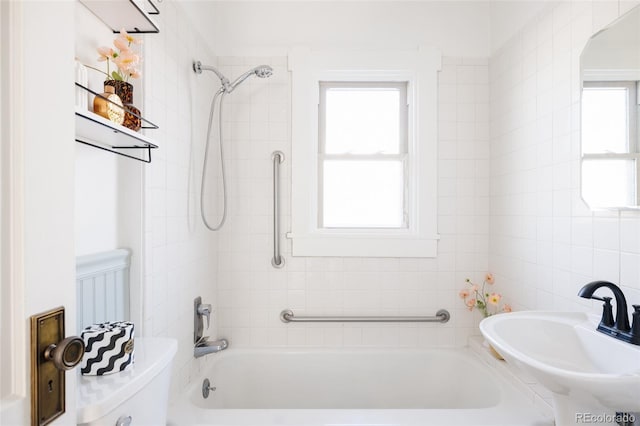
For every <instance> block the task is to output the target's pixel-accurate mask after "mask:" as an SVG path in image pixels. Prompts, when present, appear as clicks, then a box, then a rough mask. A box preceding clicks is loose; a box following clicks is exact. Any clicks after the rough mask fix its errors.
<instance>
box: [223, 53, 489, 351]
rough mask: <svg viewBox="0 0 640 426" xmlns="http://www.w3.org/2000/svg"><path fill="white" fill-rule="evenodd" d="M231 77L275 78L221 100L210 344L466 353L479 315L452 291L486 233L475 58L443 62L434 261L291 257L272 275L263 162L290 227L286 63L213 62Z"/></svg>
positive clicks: (481, 67) (475, 271) (485, 166)
mask: <svg viewBox="0 0 640 426" xmlns="http://www.w3.org/2000/svg"><path fill="white" fill-rule="evenodd" d="M218 60H219V62H218V63H219V66H220V69H221V71H222V72H223V73H224V74H225V75H227V76H229V78H231V79H232V78H233V77H235V76H237V75H239V74H241V73H243V72H245V71H246V70H247V69H249V68H250V67H253V66H256V65H258V64H261V63H267V64H269V65H271V66H272V67H273V68H274V71H275V72H274V75H273V76H272V77H271V78H269V79H268V80H262V79H257V78H254V79H250V80H247V82H246V83H244V84H243V85H242V86H240V87H239V88H238V89H237V90H236V91H234V92H233V93H232V94H231V95H230V96H228V97H227V98H226V100H225V114H224V127H223V129H224V131H225V147H226V151H227V152H228V153H229V158H228V159H229V163H228V164H229V167H228V172H229V185H228V187H229V218H228V222H227V224H226V225H225V227H224V228H223V229H222V231H221V232H220V234H219V239H218V250H217V251H218V265H219V267H218V298H217V303H218V316H217V320H218V321H219V327H220V328H219V334H220V335H221V336H225V337H228V338H229V339H230V341H231V345H233V346H235V347H240V346H286V345H295V346H299V345H306V346H329V347H341V346H391V345H393V346H398V345H399V346H413V347H415V346H423V347H424V346H463V345H465V344H466V342H467V337H468V336H469V335H471V334H475V333H477V321H478V319H479V318H478V317H477V316H474V314H471V313H469V312H468V311H466V310H465V309H464V306H463V304H462V302H461V301H460V300H459V299H458V298H457V291H458V289H459V288H461V287H462V286H463V285H464V280H465V278H466V277H471V278H474V279H480V278H481V277H482V276H483V274H484V272H485V270H486V267H487V263H488V258H487V250H488V232H489V216H488V213H489V155H488V151H489V126H488V119H489V109H488V104H489V90H488V89H489V87H488V63H487V60H483V59H462V58H444V60H443V70H442V73H441V75H440V98H439V102H440V105H439V111H440V116H439V127H440V137H439V151H440V154H439V170H440V173H439V201H438V202H439V205H438V210H439V218H438V221H439V222H438V228H439V232H440V234H441V237H442V239H441V241H440V243H439V255H438V257H437V258H435V259H392V258H387V259H370V258H301V257H296V258H293V257H291V255H290V253H291V250H290V242H289V241H286V240H285V243H284V254H285V258H286V266H285V267H284V268H283V269H279V270H277V269H274V268H272V267H271V264H270V259H271V256H272V252H271V250H272V249H271V247H272V245H271V244H272V227H271V220H272V216H271V209H272V189H271V185H272V181H271V167H272V163H271V153H272V152H273V151H274V150H281V151H283V152H284V153H285V157H286V160H285V162H284V164H283V168H282V180H283V181H282V187H283V188H285V189H286V190H285V191H284V192H285V194H284V195H283V200H282V212H283V220H282V227H283V229H284V230H285V231H286V230H288V229H289V226H290V216H289V215H290V168H291V157H290V153H291V137H290V130H289V129H290V109H291V105H290V90H291V89H290V78H289V74H288V72H287V66H286V65H287V64H286V58H284V57H271V58H265V57H259V58H251V57H221V58H218ZM285 308H290V309H293V310H294V311H295V312H296V314H305V313H306V314H309V315H313V314H318V315H322V314H327V315H329V314H344V315H359V314H365V315H367V314H368V315H402V314H408V315H409V314H416V315H418V314H420V315H430V314H434V313H435V311H436V310H437V309H439V308H447V309H449V310H450V311H451V313H452V320H451V321H450V322H449V323H448V324H446V325H440V324H437V325H436V324H420V325H416V324H405V325H363V324H283V323H281V322H280V320H279V313H280V311H281V310H283V309H285Z"/></svg>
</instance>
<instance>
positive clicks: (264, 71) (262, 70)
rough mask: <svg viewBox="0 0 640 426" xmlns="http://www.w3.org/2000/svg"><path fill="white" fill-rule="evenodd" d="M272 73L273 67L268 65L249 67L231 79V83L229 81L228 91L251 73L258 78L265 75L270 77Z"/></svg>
mask: <svg viewBox="0 0 640 426" xmlns="http://www.w3.org/2000/svg"><path fill="white" fill-rule="evenodd" d="M272 74H273V68H271V67H270V66H269V65H258V66H257V67H255V68H252V69H250V70H249V71H247V72H245V73H244V74H242V75H241V76H240V77H238V78H236V79H235V80H234V81H233V83H231V85H230V86H231V87H230V90H228V92H229V93H231V92H232V91H233V90H234V89H235V88H236V87H237V86H238V85H239V84H241V83H242V82H243V81H245V80H246V79H247V78H249V77H251V76H252V75H255V76H257V77H260V78H267V77H271V75H272Z"/></svg>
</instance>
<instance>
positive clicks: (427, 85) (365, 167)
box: [288, 49, 440, 257]
mask: <svg viewBox="0 0 640 426" xmlns="http://www.w3.org/2000/svg"><path fill="white" fill-rule="evenodd" d="M439 68H440V54H439V52H437V51H435V50H418V51H414V52H343V51H333V52H317V51H316V52H313V54H312V53H311V52H310V51H309V50H305V49H297V50H295V51H294V52H292V53H291V55H290V56H289V69H290V71H291V72H292V103H293V107H292V217H291V228H292V229H291V231H292V232H291V233H290V234H288V236H289V237H290V238H291V239H292V255H293V256H362V257H365V256H366V257H435V255H436V248H437V239H438V235H437V224H436V216H437V214H436V213H437V209H436V199H437V194H436V189H437V182H436V180H437V174H436V166H437V142H436V137H437V129H436V122H437V120H436V113H437V71H438V70H439Z"/></svg>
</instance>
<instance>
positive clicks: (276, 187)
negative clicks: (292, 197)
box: [271, 151, 284, 268]
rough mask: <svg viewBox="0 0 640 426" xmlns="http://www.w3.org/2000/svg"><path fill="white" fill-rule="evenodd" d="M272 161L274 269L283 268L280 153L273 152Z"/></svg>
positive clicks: (282, 158)
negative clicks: (281, 252)
mask: <svg viewBox="0 0 640 426" xmlns="http://www.w3.org/2000/svg"><path fill="white" fill-rule="evenodd" d="M271 159H272V160H273V258H272V259H271V265H272V266H273V267H274V268H282V267H283V266H284V257H282V255H281V254H280V163H282V162H283V161H284V154H283V153H282V151H274V152H273V154H272V155H271Z"/></svg>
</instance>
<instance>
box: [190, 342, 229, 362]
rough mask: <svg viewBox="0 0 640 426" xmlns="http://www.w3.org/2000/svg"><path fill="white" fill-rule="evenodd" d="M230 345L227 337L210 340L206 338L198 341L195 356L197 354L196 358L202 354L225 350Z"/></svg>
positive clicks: (194, 351)
mask: <svg viewBox="0 0 640 426" xmlns="http://www.w3.org/2000/svg"><path fill="white" fill-rule="evenodd" d="M228 347H229V342H228V341H227V339H220V340H213V341H208V340H206V338H205V339H203V340H202V341H200V342H198V343H196V345H195V346H194V348H193V356H195V357H196V358H200V357H201V356H205V355H208V354H213V353H216V352H220V351H223V350H225V349H227V348H228Z"/></svg>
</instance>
